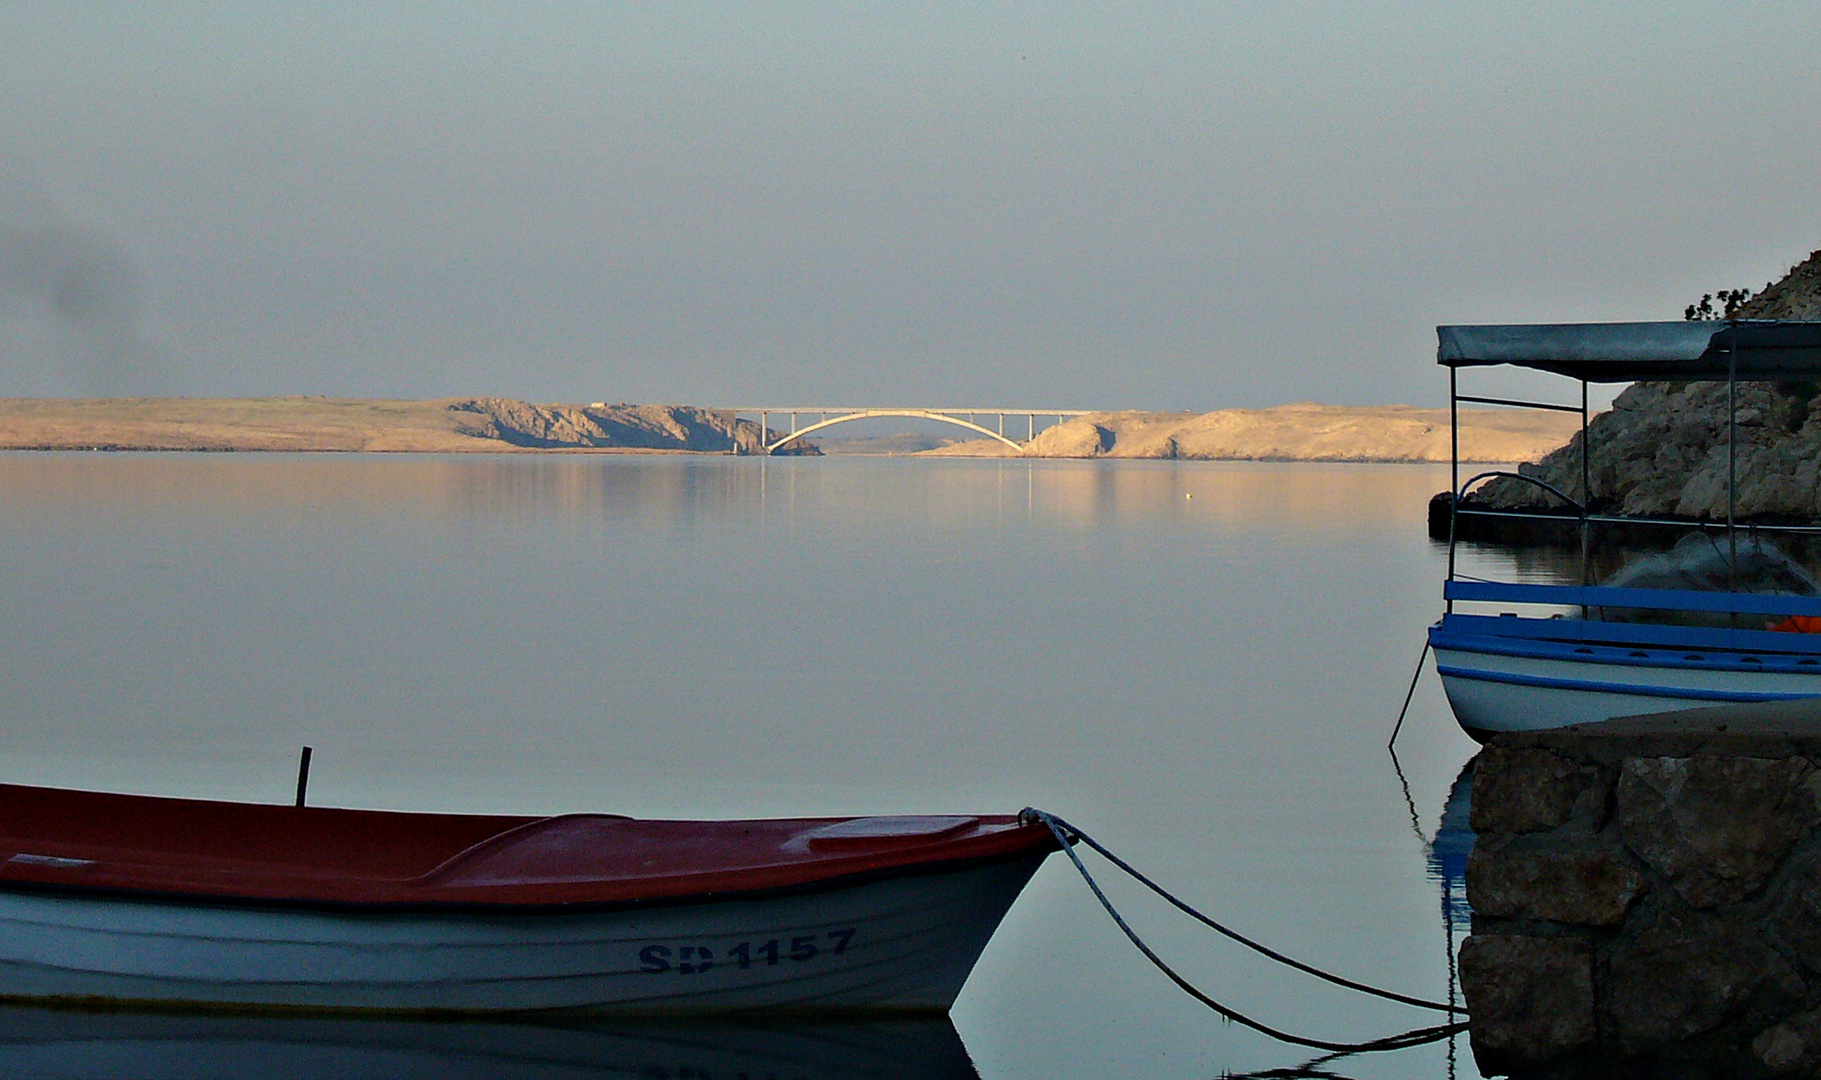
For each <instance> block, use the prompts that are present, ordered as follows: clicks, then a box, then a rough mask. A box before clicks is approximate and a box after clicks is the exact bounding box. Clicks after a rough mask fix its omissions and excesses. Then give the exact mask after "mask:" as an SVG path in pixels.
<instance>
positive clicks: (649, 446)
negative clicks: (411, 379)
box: [448, 398, 820, 454]
mask: <svg viewBox="0 0 1821 1080" xmlns="http://www.w3.org/2000/svg"><path fill="white" fill-rule="evenodd" d="M448 409H449V411H450V412H452V413H457V414H463V415H461V417H460V418H459V419H458V421H457V423H456V431H457V432H459V433H461V434H463V435H469V436H472V437H474V438H477V439H497V440H499V441H501V442H505V443H510V444H511V445H513V446H523V447H535V448H538V449H562V448H605V447H620V448H626V449H638V450H695V451H708V452H719V453H725V452H727V451H729V450H732V449H733V448H734V447H736V446H737V447H738V448H739V452H740V453H742V454H762V453H764V452H765V444H766V443H767V442H768V441H776V440H777V439H779V438H781V437H782V436H783V435H785V434H788V432H782V433H781V432H776V431H760V430H759V425H758V424H757V423H755V422H753V421H751V420H735V419H734V418H733V417H732V416H731V415H730V414H728V413H725V412H717V411H713V410H709V409H699V408H696V407H694V406H692V405H587V406H582V405H533V404H531V403H530V402H527V401H515V400H513V399H511V398H466V399H463V400H460V401H455V402H451V403H450V404H449V405H448ZM778 452H779V453H781V454H816V453H820V451H818V450H817V449H816V448H815V446H814V445H813V444H810V443H808V442H804V441H799V442H796V443H792V444H791V445H789V446H786V447H784V448H783V449H781V450H780V451H778Z"/></svg>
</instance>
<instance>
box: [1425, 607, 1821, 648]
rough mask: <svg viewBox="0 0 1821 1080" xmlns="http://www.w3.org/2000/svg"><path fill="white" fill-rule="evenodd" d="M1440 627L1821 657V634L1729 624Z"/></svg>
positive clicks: (1452, 617) (1451, 620) (1463, 617)
mask: <svg viewBox="0 0 1821 1080" xmlns="http://www.w3.org/2000/svg"><path fill="white" fill-rule="evenodd" d="M1439 626H1440V628H1441V629H1442V630H1443V631H1445V632H1450V633H1462V634H1474V635H1484V636H1487V637H1494V638H1530V639H1538V640H1545V641H1570V642H1574V643H1576V644H1583V643H1585V644H1593V643H1599V644H1611V645H1626V646H1637V647H1641V648H1647V649H1648V648H1670V649H1707V650H1724V651H1729V652H1747V653H1760V654H1762V653H1778V654H1788V655H1797V656H1814V657H1821V634H1789V633H1781V632H1777V631H1771V630H1735V629H1732V628H1730V627H1724V626H1666V625H1663V624H1661V623H1634V622H1600V621H1597V620H1593V619H1538V618H1529V617H1520V616H1516V615H1467V614H1463V613H1460V612H1452V613H1450V614H1447V615H1443V616H1442V620H1441V622H1440V624H1439Z"/></svg>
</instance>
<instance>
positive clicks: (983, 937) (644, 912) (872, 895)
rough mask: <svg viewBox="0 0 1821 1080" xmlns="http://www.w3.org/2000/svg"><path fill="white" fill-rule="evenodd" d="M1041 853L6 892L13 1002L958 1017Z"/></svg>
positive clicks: (1, 930) (0, 901)
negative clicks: (513, 896)
mask: <svg viewBox="0 0 1821 1080" xmlns="http://www.w3.org/2000/svg"><path fill="white" fill-rule="evenodd" d="M1042 860H1043V856H1042V855H1041V854H1039V855H1028V856H1022V857H1016V858H1009V859H1004V860H998V861H993V862H987V863H982V864H976V865H972V866H967V867H963V868H959V869H952V870H946V871H942V872H922V873H907V874H900V875H896V876H892V877H887V878H883V879H879V880H873V881H870V882H866V883H862V884H852V885H845V886H830V887H825V888H821V889H819V890H816V891H792V892H789V893H785V894H781V895H771V896H761V897H756V898H751V899H728V900H715V901H701V902H688V903H673V904H664V905H661V906H657V905H654V906H648V907H631V908H627V907H622V908H613V909H606V910H595V911H583V912H576V913H560V912H559V913H549V912H543V913H537V912H534V913H510V912H500V913H481V914H476V913H466V912H463V913H452V912H447V911H444V912H418V913H385V912H381V911H372V910H364V911H362V910H333V909H330V910H307V909H298V908H283V907H273V906H264V907H230V906H218V905H211V904H198V903H172V902H158V901H145V900H136V899H115V898H108V897H101V896H85V895H71V894H57V893H45V892H29V891H4V892H0V998H8V999H13V1000H21V999H24V1000H47V999H48V1000H64V1001H68V1000H72V999H105V1000H110V1001H117V1002H131V1003H181V1004H184V1005H205V1006H241V1007H248V1006H250V1007H262V1008H296V1009H310V1010H391V1011H404V1012H443V1011H455V1012H494V1011H525V1010H588V1011H603V1012H624V1013H640V1014H643V1013H653V1014H661V1013H701V1012H719V1011H736V1010H820V1009H886V1010H915V1011H931V1012H942V1011H946V1010H947V1009H948V1008H949V1006H950V1005H951V1004H952V1003H953V1002H954V1000H955V996H956V994H958V993H959V992H960V990H961V986H962V984H963V983H964V982H966V980H967V976H968V973H969V972H970V971H971V970H972V968H973V965H974V961H975V960H976V959H977V958H978V957H979V954H980V952H981V951H982V950H983V949H984V948H985V947H986V944H987V941H988V940H989V939H990V938H991V937H992V934H993V931H994V929H995V928H996V927H997V926H998V924H999V921H1000V919H1001V918H1002V917H1003V916H1004V914H1005V912H1006V910H1007V909H1008V908H1009V907H1010V906H1011V904H1012V901H1013V900H1014V899H1016V897H1017V895H1018V892H1019V890H1020V889H1022V888H1023V886H1024V884H1025V882H1026V881H1028V880H1029V878H1030V876H1031V875H1032V874H1033V873H1034V872H1035V871H1036V868H1037V866H1038V865H1039V864H1040V863H1041V862H1042Z"/></svg>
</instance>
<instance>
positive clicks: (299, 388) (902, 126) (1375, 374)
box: [0, 0, 1821, 409]
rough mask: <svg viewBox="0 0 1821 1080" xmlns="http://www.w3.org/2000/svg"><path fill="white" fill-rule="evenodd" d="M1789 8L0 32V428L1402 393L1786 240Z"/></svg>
mask: <svg viewBox="0 0 1821 1080" xmlns="http://www.w3.org/2000/svg"><path fill="white" fill-rule="evenodd" d="M1817 56H1821V19H1817V18H1816V16H1815V11H1814V9H1813V7H1811V6H1809V5H1805V4H1793V3H1792V4H1775V5H1773V4H1766V5H1746V4H1731V3H1729V4H1701V5H1678V4H1665V3H1661V2H1653V3H1649V4H1635V5H1632V4H1597V5H1592V4H1562V5H1550V4H1538V3H1530V4H1522V5H1519V4H1505V3H1500V4H1478V3H1462V2H1458V0H1454V2H1448V3H1440V4H1416V3H1395V4H1393V3H1370V4H1369V3H1355V4H1291V3H1269V4H1237V3H1223V4H1194V5H1122V4H1107V3H1101V4H1094V5H1060V4H1055V5H1036V4H1018V5H1010V6H994V5H987V4H981V3H959V4H954V5H935V6H930V5H910V4H864V5H857V6H821V5H798V4H773V5H764V6H740V7H735V6H732V5H722V4H713V5H702V6H691V5H685V4H680V3H664V4H649V5H640V6H636V7H635V6H631V5H625V6H619V5H613V6H608V5H487V4H480V3H472V2H470V3H446V4H443V3H438V4H431V3H410V4H404V3H401V4H393V5H366V4H347V5H341V4H333V5H332V4H316V5H303V4H269V3H261V4H251V3H249V4H183V3H174V2H173V3H158V4H122V5H117V6H116V5H100V4H76V3H53V4H44V5H34V4H29V3H20V2H14V3H11V4H8V5H6V7H5V8H4V9H3V10H0V100H4V102H5V105H6V107H5V108H4V109H0V395H20V394H66V393H125V392H134V391H139V390H147V389H150V390H154V391H158V390H162V391H165V392H187V393H203V394H220V395H230V394H231V395H240V394H291V393H306V394H332V395H340V394H347V395H374V396H408V397H427V396H444V395H453V394H468V393H494V394H505V395H511V396H516V397H527V398H532V399H537V400H546V401H574V400H591V399H601V398H606V399H609V400H626V401H652V402H664V401H686V402H694V403H700V404H743V403H773V402H776V403H784V404H793V403H811V404H813V403H833V404H846V403H866V404H887V403H907V404H938V403H952V402H960V403H981V404H986V405H997V404H1008V405H1027V404H1030V405H1050V406H1053V407H1075V406H1080V407H1146V408H1196V409H1205V408H1214V407H1219V406H1227V405H1262V404H1276V403H1281V402H1288V401H1297V400H1310V399H1316V400H1324V401H1333V402H1344V403H1372V402H1392V401H1408V402H1417V403H1431V402H1436V401H1438V400H1440V399H1441V395H1442V386H1443V383H1442V380H1441V379H1440V378H1439V376H1438V374H1437V371H1436V369H1435V367H1434V364H1433V355H1434V336H1433V332H1432V330H1431V327H1432V326H1433V325H1434V324H1435V323H1438V322H1465V321H1492V320H1510V321H1553V320H1576V319H1607V318H1659V317H1660V318H1673V317H1676V316H1677V315H1679V313H1680V311H1681V308H1682V306H1683V305H1684V304H1686V303H1688V302H1689V301H1690V300H1693V299H1695V298H1697V297H1698V296H1699V294H1700V293H1701V292H1702V291H1705V290H1711V289H1714V288H1717V287H1721V286H1730V285H1735V284H1743V285H1748V286H1752V287H1761V286H1762V285H1763V283H1764V282H1765V281H1766V280H1767V279H1769V278H1771V277H1775V276H1778V275H1780V274H1781V273H1782V271H1783V270H1784V269H1785V268H1787V267H1788V266H1789V265H1790V264H1791V263H1792V262H1795V261H1797V260H1798V259H1800V258H1802V257H1803V256H1805V255H1806V254H1807V253H1808V252H1809V251H1810V250H1811V249H1813V248H1816V247H1821V135H1817V123H1816V120H1817V117H1821V63H1817V62H1816V59H1815V58H1816V57H1817Z"/></svg>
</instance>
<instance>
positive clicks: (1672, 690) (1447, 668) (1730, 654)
mask: <svg viewBox="0 0 1821 1080" xmlns="http://www.w3.org/2000/svg"><path fill="white" fill-rule="evenodd" d="M1437 334H1438V336H1439V338H1440V346H1439V349H1438V358H1439V362H1440V363H1441V364H1442V365H1443V366H1445V367H1447V368H1448V370H1449V399H1450V401H1449V407H1450V412H1451V414H1453V415H1454V416H1455V417H1456V418H1457V419H1458V414H1459V403H1460V402H1463V401H1465V402H1478V403H1483V404H1490V405H1507V406H1519V407H1533V408H1549V409H1560V410H1564V411H1577V410H1576V407H1575V406H1569V405H1560V404H1548V403H1538V402H1527V401H1514V400H1510V399H1503V398H1488V397H1476V396H1470V395H1464V394H1461V393H1459V373H1460V369H1462V368H1470V367H1480V366H1489V365H1513V366H1517V367H1524V368H1531V369H1535V370H1540V371H1546V372H1552V373H1554V374H1558V375H1563V376H1567V377H1569V378H1573V379H1578V380H1579V381H1580V383H1581V403H1580V405H1579V407H1578V411H1579V412H1580V413H1581V417H1582V421H1581V423H1582V438H1581V460H1582V468H1581V485H1580V492H1579V495H1580V498H1579V499H1576V498H1575V497H1574V495H1573V494H1571V493H1570V492H1565V491H1562V490H1560V489H1559V488H1557V487H1553V486H1551V485H1549V484H1547V483H1545V482H1543V481H1542V480H1539V479H1537V478H1535V477H1531V476H1525V475H1520V474H1518V473H1510V472H1504V471H1499V470H1494V471H1491V472H1485V473H1480V474H1478V475H1476V476H1473V477H1470V478H1468V479H1467V480H1466V481H1465V482H1464V483H1463V482H1462V480H1461V476H1460V453H1459V446H1460V443H1459V438H1458V430H1459V428H1458V424H1457V425H1456V433H1457V434H1456V437H1455V441H1454V447H1455V452H1454V455H1453V456H1454V467H1453V469H1454V471H1453V482H1452V484H1451V487H1450V490H1451V492H1452V498H1451V499H1450V500H1449V507H1448V511H1449V518H1448V529H1449V533H1448V535H1449V549H1448V580H1447V583H1446V585H1445V586H1444V589H1443V598H1444V600H1445V602H1446V613H1445V614H1444V615H1443V616H1442V618H1441V620H1440V621H1439V622H1437V623H1436V624H1435V625H1434V626H1432V627H1430V629H1429V646H1430V648H1431V649H1432V650H1433V651H1434V653H1435V664H1436V671H1437V673H1438V674H1439V675H1440V676H1441V679H1442V686H1443V689H1444V691H1445V692H1446V694H1447V696H1448V703H1449V705H1450V706H1451V707H1452V708H1453V710H1454V714H1455V717H1456V719H1457V720H1459V722H1460V724H1461V726H1462V728H1464V729H1465V730H1466V731H1467V733H1468V734H1470V735H1472V736H1473V737H1475V738H1477V739H1481V740H1484V739H1485V738H1487V737H1489V736H1491V735H1493V734H1496V733H1498V732H1502V731H1528V730H1538V729H1545V728H1556V727H1564V726H1567V725H1570V724H1579V723H1588V722H1593V721H1598V720H1607V719H1612V718H1614V717H1620V716H1634V715H1639V714H1643V713H1664V712H1675V711H1680V710H1685V709H1696V708H1704V707H1713V706H1717V705H1724V704H1728V703H1747V702H1766V701H1788V700H1796V699H1802V698H1818V697H1821V633H1812V632H1801V631H1802V630H1804V629H1813V628H1821V596H1816V595H1812V592H1813V590H1809V592H1810V593H1811V594H1810V595H1799V594H1792V593H1790V592H1787V591H1771V592H1764V591H1751V590H1750V589H1748V588H1746V587H1744V586H1742V585H1741V584H1740V581H1739V575H1738V570H1739V566H1740V556H1741V555H1742V554H1744V553H1746V552H1747V551H1751V552H1753V553H1757V552H1759V551H1761V550H1763V547H1762V546H1761V545H1762V544H1763V542H1762V541H1761V539H1760V536H1759V534H1761V533H1763V532H1766V531H1774V530H1769V529H1767V528H1766V527H1764V526H1753V527H1752V528H1751V529H1750V530H1749V532H1748V531H1747V530H1746V529H1745V527H1744V526H1741V525H1740V524H1739V523H1738V522H1737V521H1736V520H1734V517H1735V515H1734V513H1733V512H1732V506H1733V499H1732V497H1731V494H1730V492H1729V498H1728V507H1729V509H1728V515H1727V520H1726V521H1725V522H1724V523H1720V522H1710V523H1705V522H1688V521H1670V520H1658V521H1649V520H1642V519H1638V518H1631V517H1613V516H1607V515H1603V514H1596V513H1593V512H1592V511H1591V509H1590V503H1591V500H1590V499H1589V497H1588V492H1589V490H1590V485H1589V483H1588V479H1589V466H1588V460H1587V445H1588V442H1587V438H1586V429H1587V416H1588V414H1587V385H1588V383H1590V382H1608V383H1616V382H1632V381H1637V380H1644V379H1648V380H1656V381H1682V382H1695V381H1702V382H1707V381H1712V382H1725V383H1727V385H1728V387H1729V393H1728V398H1729V401H1731V400H1733V399H1734V398H1735V396H1736V395H1735V390H1736V387H1737V384H1738V383H1739V382H1740V381H1763V380H1773V379H1814V378H1817V377H1821V323H1790V322H1742V321H1729V322H1676V323H1593V324H1575V325H1537V326H1531V325H1519V326H1442V327H1438V328H1437ZM1730 427H1731V428H1732V429H1733V431H1732V433H1731V435H1730V437H1729V452H1732V453H1734V454H1735V455H1736V444H1737V433H1736V428H1737V423H1736V419H1735V421H1734V423H1732V424H1731V425H1730ZM1498 476H1508V477H1515V478H1516V479H1517V480H1519V481H1527V482H1529V483H1532V484H1535V485H1537V486H1538V487H1540V488H1544V489H1547V490H1548V491H1549V492H1550V493H1551V494H1552V495H1553V496H1554V497H1556V498H1558V499H1560V500H1561V501H1562V502H1563V503H1564V504H1565V505H1566V506H1567V507H1568V508H1569V511H1568V512H1566V513H1564V514H1560V515H1551V514H1543V513H1536V512H1519V511H1509V510H1492V509H1480V508H1474V507H1471V506H1469V505H1463V503H1462V500H1463V498H1464V497H1465V496H1466V494H1467V492H1468V490H1469V489H1470V488H1472V487H1473V486H1474V485H1475V484H1478V483H1480V482H1481V481H1484V480H1488V479H1491V478H1493V477H1498ZM1469 518H1482V519H1485V518H1506V519H1524V518H1531V519H1540V520H1549V521H1554V522H1556V523H1558V524H1562V523H1566V524H1571V525H1572V524H1578V526H1579V531H1580V537H1581V553H1582V568H1583V570H1582V576H1583V580H1584V581H1585V579H1586V577H1587V572H1586V567H1587V565H1588V546H1589V536H1590V534H1591V531H1592V530H1593V529H1594V528H1596V527H1600V526H1605V525H1609V524H1620V523H1626V524H1639V523H1642V524H1647V525H1656V526H1662V527H1680V528H1684V529H1712V530H1713V531H1714V535H1713V539H1712V547H1713V548H1714V550H1716V551H1722V552H1725V553H1727V558H1729V560H1730V566H1731V569H1732V570H1733V574H1732V580H1731V582H1730V584H1729V583H1728V582H1726V581H1725V580H1724V577H1725V575H1722V581H1721V583H1720V585H1719V586H1718V587H1716V588H1712V589H1690V588H1636V587H1627V586H1625V585H1623V584H1618V583H1608V584H1604V585H1596V584H1587V583H1583V584H1578V585H1567V584H1534V583H1509V582H1495V581H1484V580H1471V579H1468V578H1466V577H1463V576H1461V575H1459V574H1457V572H1456V558H1455V555H1456V544H1457V541H1458V538H1459V536H1460V533H1461V531H1462V530H1461V525H1462V523H1463V522H1464V521H1465V520H1467V519H1469ZM1721 529H1723V530H1724V532H1723V533H1722V532H1720V530H1721ZM1782 531H1789V532H1807V533H1809V534H1814V533H1816V532H1817V531H1821V530H1817V529H1815V528H1814V527H1801V528H1794V527H1791V528H1786V529H1784V530H1782ZM1515 609H1523V610H1522V612H1520V611H1519V610H1515Z"/></svg>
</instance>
